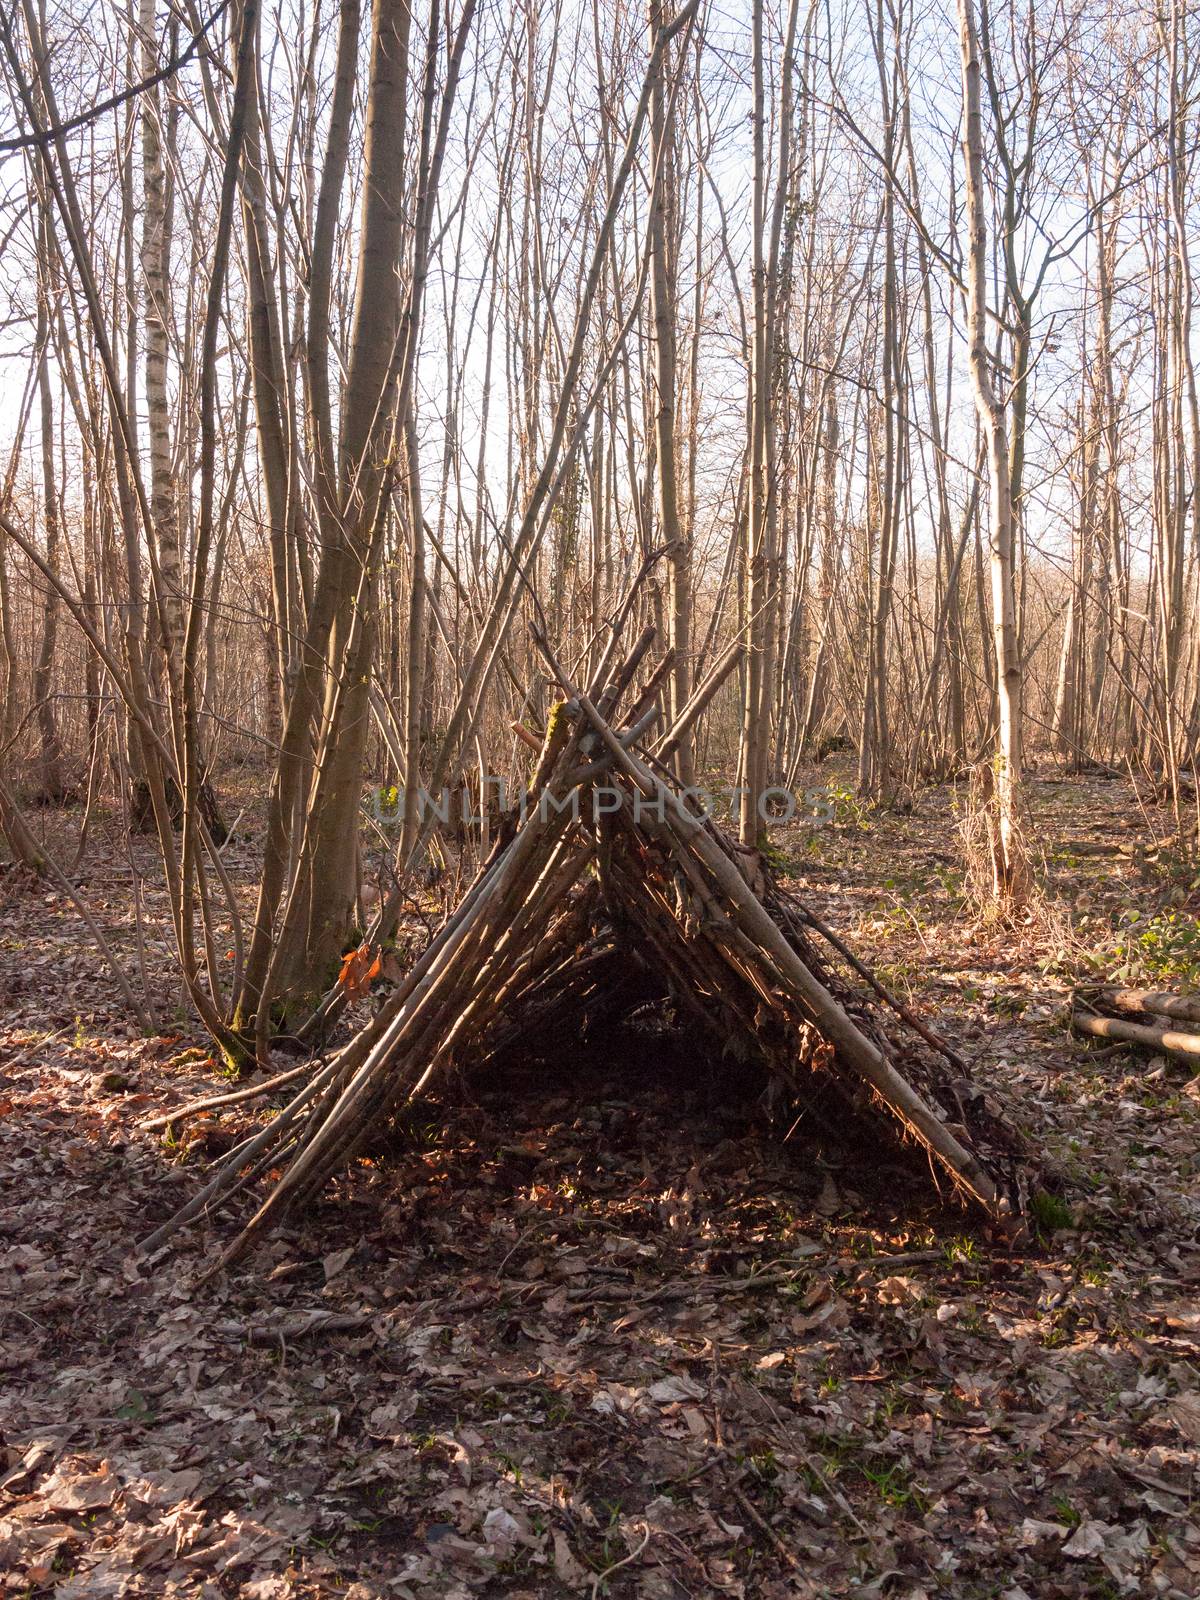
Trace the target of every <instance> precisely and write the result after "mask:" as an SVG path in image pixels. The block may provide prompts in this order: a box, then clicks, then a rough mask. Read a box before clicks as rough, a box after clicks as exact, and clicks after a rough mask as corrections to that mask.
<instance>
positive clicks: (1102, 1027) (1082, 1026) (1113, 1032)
mask: <svg viewBox="0 0 1200 1600" xmlns="http://www.w3.org/2000/svg"><path fill="white" fill-rule="evenodd" d="M1071 1026H1072V1027H1073V1028H1074V1029H1075V1031H1076V1033H1086V1034H1090V1035H1091V1037H1092V1038H1094V1039H1120V1040H1121V1041H1122V1042H1123V1043H1125V1044H1140V1045H1144V1046H1145V1048H1146V1049H1147V1050H1161V1051H1162V1053H1163V1054H1164V1055H1168V1056H1178V1057H1179V1058H1180V1060H1182V1061H1195V1060H1196V1059H1197V1058H1198V1057H1200V1034H1196V1033H1176V1032H1174V1031H1173V1030H1172V1029H1170V1028H1151V1027H1147V1026H1146V1025H1145V1024H1144V1023H1140V1022H1121V1021H1119V1020H1118V1019H1117V1018H1116V1017H1092V1016H1089V1015H1088V1014H1087V1013H1086V1012H1084V1011H1076V1012H1074V1013H1073V1014H1072V1017H1071Z"/></svg>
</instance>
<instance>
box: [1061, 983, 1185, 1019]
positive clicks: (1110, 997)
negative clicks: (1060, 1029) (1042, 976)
mask: <svg viewBox="0 0 1200 1600" xmlns="http://www.w3.org/2000/svg"><path fill="white" fill-rule="evenodd" d="M1083 998H1084V999H1087V998H1088V996H1087V995H1086V994H1085V995H1084V996H1083ZM1092 1003H1093V1004H1095V1005H1097V1006H1116V1007H1117V1009H1118V1010H1119V1011H1148V1012H1149V1013H1150V1014H1151V1016H1156V1017H1176V1018H1177V1019H1178V1020H1179V1021H1180V1022H1200V997H1197V996H1194V995H1184V994H1173V993H1172V992H1171V990H1169V989H1102V990H1101V991H1100V993H1099V994H1098V995H1097V996H1096V999H1095V1001H1094V1002H1092Z"/></svg>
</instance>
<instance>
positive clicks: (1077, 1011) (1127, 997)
mask: <svg viewBox="0 0 1200 1600" xmlns="http://www.w3.org/2000/svg"><path fill="white" fill-rule="evenodd" d="M1071 1026H1072V1027H1073V1028H1074V1029H1075V1031H1076V1033H1081V1034H1083V1035H1084V1036H1085V1038H1089V1039H1107V1040H1109V1041H1111V1042H1112V1043H1114V1044H1132V1045H1140V1046H1141V1047H1142V1048H1143V1049H1146V1050H1153V1051H1154V1052H1155V1053H1156V1054H1158V1055H1164V1056H1175V1057H1177V1058H1178V1059H1179V1060H1181V1061H1187V1062H1188V1063H1190V1065H1191V1066H1192V1067H1200V996H1198V995H1191V996H1189V995H1183V994H1175V993H1174V992H1173V991H1171V990H1169V989H1119V988H1102V989H1078V990H1076V992H1075V999H1074V1005H1073V1009H1072V1013H1071Z"/></svg>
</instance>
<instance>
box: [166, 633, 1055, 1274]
mask: <svg viewBox="0 0 1200 1600" xmlns="http://www.w3.org/2000/svg"><path fill="white" fill-rule="evenodd" d="M652 637H653V635H652V632H650V630H647V632H646V633H644V634H643V636H642V638H641V639H640V640H639V641H638V643H637V645H636V646H635V647H634V648H633V650H632V651H630V652H629V654H628V656H627V657H626V658H625V659H624V660H623V661H621V662H619V663H614V662H613V660H612V659H611V657H612V656H613V655H615V638H614V640H613V641H612V643H611V644H610V649H609V657H610V659H608V660H606V661H604V662H602V663H601V665H600V667H599V668H598V669H597V672H596V673H595V674H594V675H593V679H592V682H591V684H590V686H589V688H588V689H586V690H581V689H577V688H575V687H574V686H573V685H572V684H571V683H569V682H568V681H567V679H566V675H565V674H564V672H563V670H562V668H561V667H560V666H559V664H558V663H557V662H556V661H554V659H553V657H552V656H550V657H549V659H550V661H551V663H552V671H553V674H554V676H555V677H556V678H557V679H558V681H559V684H560V686H561V689H562V691H563V694H564V699H563V700H562V701H560V702H559V703H558V704H557V705H556V707H555V709H554V712H553V714H552V715H551V717H550V720H549V724H548V727H547V730H546V734H545V739H544V743H543V745H542V748H541V751H540V755H539V758H538V761H537V764H536V769H535V771H534V774H533V777H532V780H531V782H530V784H529V788H528V792H527V793H526V795H525V796H524V799H523V802H522V804H521V805H520V806H519V807H516V808H514V809H513V811H512V812H511V813H510V814H509V815H507V816H506V817H505V818H504V819H503V821H502V826H501V828H500V831H499V837H498V839H497V841H496V844H495V847H494V848H493V850H492V852H491V855H490V857H489V859H488V860H487V861H486V862H485V863H484V864H483V866H482V867H481V868H480V870H479V872H478V873H477V875H476V877H475V879H474V881H473V883H472V884H471V886H470V888H469V889H468V891H467V892H466V894H465V895H464V897H463V898H462V900H461V901H460V903H459V904H458V906H457V908H456V910H455V911H454V912H453V914H452V915H451V916H450V917H449V918H448V919H447V920H446V921H445V923H444V924H443V926H442V927H441V928H440V929H439V930H438V932H437V933H436V935H435V936H434V937H433V938H432V939H431V941H430V942H429V944H428V945H427V947H426V948H425V950H424V951H423V953H422V954H421V955H420V957H419V959H417V960H416V961H415V963H414V964H413V965H412V967H411V969H410V970H409V971H408V973H407V974H406V975H405V977H404V978H403V980H402V982H401V983H400V984H399V985H398V986H397V987H396V989H395V990H394V991H393V992H392V993H391V995H390V996H389V997H388V998H387V999H386V1001H385V1002H384V1003H383V1004H382V1006H381V1007H380V1009H379V1011H378V1012H377V1014H376V1015H375V1016H374V1017H373V1018H372V1020H371V1021H370V1022H369V1023H368V1024H367V1025H366V1026H365V1027H364V1028H363V1029H362V1030H361V1031H360V1032H359V1033H358V1034H357V1035H356V1036H355V1037H354V1038H353V1039H352V1040H351V1041H350V1042H349V1043H348V1044H347V1045H346V1046H344V1047H343V1048H342V1049H341V1050H340V1051H339V1052H338V1053H337V1054H336V1055H333V1056H332V1057H331V1058H330V1059H329V1060H328V1061H327V1062H326V1063H325V1064H324V1065H321V1066H318V1067H314V1068H313V1069H312V1071H311V1075H308V1076H307V1080H306V1081H303V1082H302V1084H301V1086H300V1087H299V1089H298V1090H297V1091H296V1092H295V1093H294V1095H293V1098H292V1099H291V1100H290V1101H289V1102H288V1103H287V1104H285V1105H284V1106H283V1107H282V1109H281V1110H280V1111H279V1112H278V1114H277V1115H275V1116H274V1117H272V1118H271V1120H270V1121H269V1122H268V1123H267V1124H266V1125H265V1126H264V1127H262V1128H261V1130H259V1131H257V1132H255V1133H254V1134H252V1135H251V1136H250V1137H248V1138H246V1139H244V1140H243V1141H242V1142H241V1143H240V1144H239V1145H238V1146H237V1147H236V1148H235V1149H234V1150H232V1151H231V1152H230V1153H229V1154H228V1155H227V1156H225V1157H224V1159H223V1160H222V1161H221V1162H220V1164H219V1165H218V1166H217V1168H216V1170H215V1171H214V1173H213V1175H212V1177H211V1179H210V1180H209V1182H208V1183H207V1185H206V1186H205V1188H204V1189H203V1190H202V1191H201V1192H200V1193H199V1194H198V1195H197V1196H196V1197H195V1198H194V1199H193V1200H192V1201H190V1202H189V1203H188V1205H186V1206H185V1207H184V1208H183V1209H182V1210H181V1211H180V1212H178V1213H177V1214H176V1216H175V1217H173V1218H172V1219H171V1220H170V1221H169V1222H168V1223H167V1224H165V1225H164V1227H162V1228H160V1229H159V1230H158V1231H157V1232H156V1233H155V1234H154V1235H153V1236H152V1238H150V1239H149V1240H147V1241H146V1246H145V1248H147V1249H156V1248H158V1247H159V1246H160V1245H161V1244H162V1243H163V1242H164V1241H165V1239H166V1238H167V1237H168V1236H169V1235H170V1234H171V1233H172V1232H174V1231H175V1229H177V1228H178V1227H180V1226H182V1225H183V1224H184V1223H186V1222H188V1221H191V1220H192V1219H194V1218H196V1217H197V1216H199V1215H201V1214H202V1213H205V1214H206V1213H209V1212H211V1211H213V1210H214V1209H216V1208H218V1207H220V1206H222V1205H223V1204H225V1203H227V1202H228V1201H230V1200H231V1199H233V1198H234V1197H235V1196H236V1195H239V1194H243V1193H245V1192H246V1191H253V1190H254V1189H255V1188H256V1186H257V1185H258V1184H259V1183H260V1181H261V1180H263V1179H264V1178H265V1177H266V1175H267V1174H268V1173H274V1174H275V1177H274V1181H273V1183H272V1184H271V1187H270V1188H269V1190H268V1191H267V1193H266V1195H265V1197H264V1198H263V1199H262V1201H261V1204H260V1205H259V1207H258V1209H257V1211H256V1212H255V1213H254V1215H253V1216H252V1217H251V1219H250V1221H249V1222H248V1223H247V1224H246V1225H245V1226H244V1228H243V1229H242V1231H241V1233H240V1235H239V1236H238V1237H237V1239H236V1240H235V1242H234V1244H233V1245H232V1246H231V1247H230V1249H229V1250H228V1251H227V1252H226V1256H225V1258H224V1259H225V1260H226V1261H229V1260H232V1259H233V1258H234V1257H236V1256H237V1255H239V1254H240V1253H241V1252H242V1251H243V1250H244V1249H245V1248H246V1246H247V1245H248V1244H250V1242H251V1241H252V1240H253V1239H254V1238H255V1237H256V1236H257V1235H258V1234H259V1233H260V1232H261V1230H262V1229H263V1228H264V1227H266V1226H267V1225H268V1224H270V1223H271V1222H273V1221H274V1220H276V1219H278V1218H279V1217H280V1216H282V1214H283V1213H284V1212H285V1211H288V1210H292V1209H294V1208H296V1207H299V1206H301V1205H303V1204H304V1203H305V1202H306V1201H308V1200H310V1199H312V1198H313V1197H314V1196H315V1195H316V1194H317V1193H318V1192H319V1191H320V1190H321V1189H322V1188H323V1187H324V1185H325V1184H326V1183H327V1182H328V1181H329V1180H330V1178H331V1177H332V1176H333V1175H334V1174H335V1173H336V1172H337V1171H338V1170H339V1169H341V1168H343V1167H345V1165H346V1164H347V1163H348V1162H350V1161H351V1160H352V1159H353V1158H354V1157H355V1156H356V1155H357V1154H359V1153H361V1152H362V1151H363V1150H364V1148H365V1147H367V1146H368V1145H369V1144H370V1142H371V1141H372V1140H373V1139H376V1138H378V1136H379V1133H380V1131H381V1130H382V1128H383V1127H384V1126H385V1125H386V1124H387V1122H388V1120H389V1119H390V1118H391V1117H392V1116H394V1115H395V1114H396V1113H397V1112H398V1111H399V1110H400V1109H401V1108H402V1107H403V1106H404V1105H405V1104H406V1103H407V1102H408V1101H410V1100H412V1098H413V1097H414V1096H416V1095H419V1094H420V1093H421V1092H422V1091H424V1090H425V1089H426V1088H427V1087H428V1086H429V1084H430V1083H431V1082H432V1081H433V1080H434V1079H435V1078H436V1077H437V1076H438V1075H439V1074H444V1073H446V1072H447V1071H448V1070H449V1069H452V1068H455V1067H458V1068H465V1067H468V1066H469V1068H470V1070H471V1071H472V1072H473V1073H477V1072H479V1071H483V1070H487V1068H488V1067H489V1065H495V1064H497V1063H499V1062H501V1061H502V1059H503V1057H504V1055H505V1053H506V1052H508V1051H512V1050H515V1049H521V1050H534V1049H540V1050H541V1051H542V1052H544V1053H546V1052H550V1053H552V1051H553V1048H554V1044H555V1041H556V1040H557V1041H560V1042H563V1043H564V1044H567V1043H569V1042H570V1041H575V1040H579V1039H580V1038H586V1037H587V1036H588V1035H589V1034H592V1033H595V1031H596V1030H598V1029H600V1028H602V1027H604V1026H607V1025H610V1024H612V1023H613V1022H614V1021H619V1020H620V1019H621V1018H623V1017H629V1016H632V1015H634V1014H635V1013H637V1014H639V1015H644V1014H645V1012H646V1010H647V1008H648V1007H651V1008H652V1007H653V1006H654V1005H656V1004H657V1005H661V1006H663V1007H669V1008H670V1010H671V1011H672V1013H673V1014H674V1015H675V1016H677V1017H680V1018H684V1019H686V1022H687V1025H688V1026H689V1027H690V1028H693V1029H694V1030H695V1031H696V1034H697V1035H698V1036H700V1037H702V1038H703V1039H705V1040H706V1041H709V1042H710V1043H711V1055H712V1057H713V1058H714V1059H716V1060H718V1061H719V1060H720V1059H721V1058H722V1057H723V1056H732V1057H734V1058H736V1059H737V1060H738V1061H739V1062H741V1063H745V1061H746V1060H747V1059H748V1058H749V1059H752V1060H754V1061H756V1062H757V1063H758V1064H759V1065H760V1066H761V1068H762V1069H763V1071H764V1073H765V1075H766V1076H767V1077H768V1079H769V1081H770V1082H772V1083H773V1084H776V1085H778V1086H780V1087H781V1088H782V1089H783V1090H784V1091H785V1092H786V1094H787V1095H788V1096H789V1097H790V1098H791V1099H792V1100H793V1101H797V1100H798V1101H803V1100H804V1098H805V1097H806V1096H810V1097H811V1096H812V1095H814V1093H816V1092H818V1091H819V1093H820V1096H821V1097H822V1098H823V1099H824V1101H825V1103H826V1104H828V1101H829V1099H830V1097H832V1099H833V1101H834V1103H835V1104H836V1105H837V1106H838V1108H839V1113H840V1112H843V1111H844V1112H845V1113H847V1114H849V1116H851V1117H852V1118H856V1119H859V1120H860V1123H861V1119H864V1118H865V1119H868V1120H869V1121H871V1122H872V1123H873V1124H874V1125H875V1126H876V1127H877V1128H878V1129H879V1130H880V1131H881V1132H882V1133H884V1134H885V1135H886V1136H888V1137H892V1138H894V1139H896V1140H898V1141H900V1142H902V1143H909V1144H912V1143H913V1142H915V1143H916V1144H918V1145H920V1146H923V1147H924V1149H925V1151H926V1152H927V1153H928V1156H929V1158H930V1164H931V1168H932V1170H933V1172H934V1173H935V1175H941V1176H944V1177H945V1178H947V1179H948V1180H949V1181H950V1183H951V1184H952V1185H953V1187H954V1188H955V1189H956V1190H957V1191H958V1192H960V1194H961V1195H962V1196H964V1197H965V1198H966V1199H967V1201H968V1202H969V1203H973V1204H974V1205H976V1206H978V1207H980V1208H982V1210H983V1211H984V1212H986V1213H987V1214H988V1215H989V1216H990V1217H991V1218H992V1219H993V1220H995V1221H997V1222H1003V1223H1006V1224H1007V1223H1011V1222H1012V1221H1013V1220H1014V1219H1015V1218H1017V1217H1019V1215H1020V1213H1021V1211H1022V1209H1023V1200H1024V1193H1025V1183H1026V1181H1027V1178H1028V1174H1029V1168H1028V1162H1027V1160H1026V1151H1025V1149H1024V1146H1023V1141H1022V1140H1021V1138H1020V1137H1019V1136H1018V1135H1017V1133H1016V1132H1015V1130H1014V1129H1013V1128H1012V1127H1011V1125H1010V1124H1008V1123H1007V1122H1006V1120H1005V1119H1004V1117H1003V1115H1002V1114H1001V1112H1000V1111H999V1109H998V1108H997V1107H996V1106H995V1105H993V1104H991V1103H990V1101H989V1099H988V1097H987V1096H986V1094H985V1093H983V1092H982V1091H981V1090H980V1089H979V1088H978V1087H977V1086H976V1085H974V1084H973V1083H972V1081H971V1079H970V1076H969V1073H968V1071H967V1069H966V1067H965V1065H964V1064H963V1062H962V1061H960V1060H959V1058H958V1057H957V1056H956V1055H955V1054H954V1052H953V1051H952V1050H950V1048H949V1047H948V1046H947V1045H945V1044H944V1043H943V1042H942V1041H941V1040H940V1039H938V1037H937V1036H936V1035H935V1034H934V1033H933V1032H932V1031H931V1030H930V1029H929V1028H928V1027H927V1026H925V1025H924V1024H923V1023H922V1022H921V1021H920V1020H919V1019H918V1018H917V1017H916V1016H914V1015H913V1013H912V1012H911V1011H909V1010H908V1009H907V1008H906V1007H904V1006H902V1005H901V1004H900V1003H899V1002H898V1001H896V1000H894V999H893V998H892V997H891V996H890V995H888V994H887V991H886V990H885V989H884V988H883V986H882V985H881V984H880V983H879V982H878V981H877V980H876V979H875V978H874V977H873V975H872V974H871V973H870V971H869V970H868V968H867V967H866V966H865V965H864V964H863V963H862V962H860V961H859V960H858V959H857V958H856V957H854V956H853V955H852V954H851V952H850V951H849V950H847V949H846V947H845V946H844V945H843V944H842V943H841V941H840V940H838V939H837V937H836V936H835V935H834V934H833V933H832V932H831V931H830V930H829V929H828V928H826V927H825V926H824V925H823V924H822V923H821V922H820V921H819V920H818V919H817V918H816V917H815V916H813V915H812V914H811V913H810V912H808V911H806V910H805V908H804V907H803V906H802V905H801V904H800V903H799V902H798V901H797V900H796V899H795V898H794V897H792V896H790V895H788V894H787V893H786V892H785V891H784V890H783V889H782V888H781V887H780V886H779V885H778V884H777V883H776V882H775V880H774V878H773V876H772V874H771V872H770V871H769V869H768V868H767V867H766V865H765V864H764V862H763V861H762V859H761V857H760V856H759V854H758V852H756V851H747V850H744V849H742V848H741V847H739V846H738V845H737V844H735V843H734V841H732V840H731V839H730V838H729V837H728V836H727V835H726V834H725V833H724V832H723V831H722V830H721V829H720V828H719V827H718V826H717V825H716V824H715V823H714V821H713V820H712V819H711V818H709V817H708V816H705V815H701V814H699V813H698V811H697V810H696V809H695V807H694V805H693V804H692V803H691V802H690V801H689V798H688V797H687V795H686V794H685V793H683V792H681V790H680V789H679V787H678V786H677V784H676V783H675V782H674V780H673V778H672V776H671V773H670V770H669V768H668V767H667V765H666V764H665V760H664V758H665V757H666V756H667V755H669V753H670V751H671V750H672V749H673V748H674V742H675V741H677V740H678V738H679V735H680V731H681V728H682V727H683V726H684V725H685V724H686V723H688V722H690V721H691V720H694V717H695V715H696V714H697V707H698V706H701V705H702V703H703V702H704V701H705V698H706V696H711V692H712V682H713V680H711V679H710V682H709V684H707V685H702V686H701V688H700V689H699V690H698V691H697V694H696V695H695V696H694V697H693V702H692V704H691V705H690V706H689V707H688V708H686V709H685V711H684V712H683V713H682V716H681V718H680V722H679V724H677V725H676V727H674V728H672V729H670V730H668V731H667V733H665V734H663V735H662V736H661V737H659V738H658V740H657V742H652V740H651V732H652V729H653V728H654V727H655V726H656V724H657V723H658V720H659V717H660V710H659V705H658V686H659V685H660V684H661V683H662V681H663V679H664V677H665V670H664V664H663V663H660V665H659V669H658V670H657V671H656V672H654V673H652V674H651V675H650V679H649V681H648V683H647V684H646V685H645V686H644V687H643V688H642V689H641V691H640V692H638V691H637V690H636V689H635V687H634V683H635V679H636V677H637V673H638V670H639V667H640V664H641V662H642V660H643V659H644V657H645V654H646V652H647V650H648V648H649V645H650V642H651V640H652ZM541 642H542V644H543V648H544V649H546V651H547V654H549V652H548V647H547V646H546V645H545V642H544V640H543V641H541ZM622 712H623V713H624V714H623V715H622ZM569 1058H570V1051H569V1050H564V1059H566V1060H569ZM287 1076H288V1077H289V1078H295V1077H296V1076H297V1074H296V1073H295V1072H293V1073H291V1074H288V1075H287ZM231 1098H237V1097H236V1096H235V1097H231ZM828 1120H829V1119H828V1118H826V1121H828ZM840 1120H844V1119H840Z"/></svg>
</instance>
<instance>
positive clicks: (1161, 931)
mask: <svg viewBox="0 0 1200 1600" xmlns="http://www.w3.org/2000/svg"><path fill="white" fill-rule="evenodd" d="M1123 921H1124V928H1123V930H1122V932H1121V935H1120V937H1119V938H1118V939H1117V940H1116V942H1115V943H1114V944H1113V946H1112V950H1111V955H1112V958H1113V959H1114V960H1115V961H1116V962H1117V963H1118V965H1117V966H1116V968H1115V969H1114V970H1113V971H1112V973H1111V976H1112V977H1113V979H1114V980H1116V981H1117V982H1121V983H1128V982H1130V981H1132V980H1134V979H1138V978H1164V979H1171V980H1172V981H1174V982H1182V983H1187V984H1196V985H1198V986H1200V921H1197V919H1196V918H1195V917H1193V916H1189V915H1187V913H1186V912H1181V911H1161V912H1159V913H1158V914H1157V915H1156V916H1153V917H1148V918H1145V919H1143V918H1142V915H1141V913H1140V912H1138V911H1129V912H1127V913H1126V914H1125V917H1124V918H1123Z"/></svg>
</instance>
